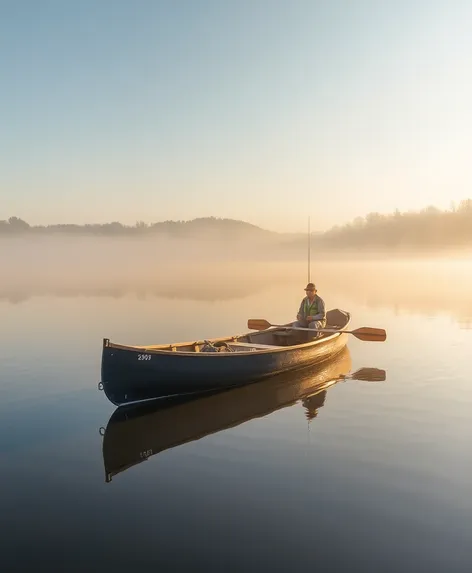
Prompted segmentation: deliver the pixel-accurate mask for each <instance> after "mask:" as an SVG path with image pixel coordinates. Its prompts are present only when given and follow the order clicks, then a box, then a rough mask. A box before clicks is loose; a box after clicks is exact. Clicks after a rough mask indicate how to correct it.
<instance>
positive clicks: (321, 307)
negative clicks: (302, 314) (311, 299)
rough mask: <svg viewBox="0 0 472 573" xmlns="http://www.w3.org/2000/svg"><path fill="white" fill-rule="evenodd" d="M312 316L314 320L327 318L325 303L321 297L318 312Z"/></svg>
mask: <svg viewBox="0 0 472 573" xmlns="http://www.w3.org/2000/svg"><path fill="white" fill-rule="evenodd" d="M312 318H313V320H324V319H325V318H326V311H325V303H324V300H323V299H322V298H321V297H320V299H319V300H318V314H315V316H313V317H312Z"/></svg>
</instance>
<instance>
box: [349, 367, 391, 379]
mask: <svg viewBox="0 0 472 573" xmlns="http://www.w3.org/2000/svg"><path fill="white" fill-rule="evenodd" d="M348 377H349V378H351V379H352V380H362V381H363V382H384V381H385V379H386V372H385V370H382V369H381V368H359V370H356V371H355V372H353V373H352V374H351V375H350V376H348Z"/></svg>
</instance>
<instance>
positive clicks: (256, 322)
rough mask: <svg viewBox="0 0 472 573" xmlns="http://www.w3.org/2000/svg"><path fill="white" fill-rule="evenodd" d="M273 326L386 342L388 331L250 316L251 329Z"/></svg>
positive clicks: (248, 324) (249, 326) (248, 325)
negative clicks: (277, 321)
mask: <svg viewBox="0 0 472 573" xmlns="http://www.w3.org/2000/svg"><path fill="white" fill-rule="evenodd" d="M271 326H275V327H277V328H288V329H291V330H308V331H309V332H312V333H313V334H315V333H316V332H344V333H345V334H353V335H354V336H355V337H356V338H358V339H359V340H364V341H365V342H384V341H385V340H386V338H387V333H386V332H385V330H384V329H383V328H371V327H370V326H362V327H361V328H356V329H355V330H338V329H337V328H319V329H318V328H317V329H314V328H301V327H298V326H297V327H294V326H290V325H286V324H271V323H270V322H268V321H267V320H265V319H264V318H250V319H249V320H248V321H247V327H248V328H250V329H251V330H266V329H267V328H270V327H271Z"/></svg>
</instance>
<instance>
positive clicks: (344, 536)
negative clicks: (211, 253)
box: [0, 260, 472, 573]
mask: <svg viewBox="0 0 472 573" xmlns="http://www.w3.org/2000/svg"><path fill="white" fill-rule="evenodd" d="M274 264H275V263H274ZM277 264H278V265H279V266H278V267H277V269H278V270H277V272H275V271H274V267H271V269H269V270H266V272H265V271H264V269H263V268H262V269H261V268H260V267H258V266H257V263H254V262H252V263H251V265H253V266H252V267H251V268H252V271H250V270H248V268H247V267H245V268H244V273H243V272H239V271H236V270H235V269H233V271H234V272H233V274H232V275H231V276H228V274H227V273H228V272H229V271H228V268H225V269H224V271H221V268H220V271H221V272H222V273H223V274H225V273H226V274H225V277H226V279H225V280H224V281H222V282H217V281H216V279H214V278H213V279H212V284H213V288H209V287H208V288H207V289H205V288H203V287H202V278H201V276H199V275H198V273H195V274H194V273H193V272H192V273H191V274H189V275H188V276H187V277H186V278H185V273H181V278H180V279H179V282H178V283H175V284H172V281H169V280H168V278H169V275H168V274H167V277H166V283H165V288H159V284H160V283H159V280H158V278H156V283H155V284H150V283H149V281H148V282H147V283H146V286H143V284H141V283H140V284H139V285H138V286H136V287H135V288H134V287H133V281H132V280H131V281H130V280H128V281H126V284H125V283H123V285H124V286H122V287H117V284H116V282H110V284H106V282H104V281H103V280H101V282H100V284H99V285H97V284H93V281H89V282H90V284H89V286H87V285H86V284H81V285H80V286H78V287H77V288H73V285H72V284H63V285H61V287H60V288H59V287H58V288H57V289H54V288H53V287H52V286H51V285H50V284H48V285H45V284H41V285H39V286H38V285H36V286H31V285H29V284H28V283H22V285H21V288H20V286H18V285H17V286H16V287H15V286H14V285H13V286H12V285H11V284H10V285H9V286H8V289H6V290H5V289H4V290H3V291H2V290H1V289H0V316H1V330H0V339H1V344H0V392H1V396H2V399H1V402H0V464H1V472H0V485H1V492H2V494H1V498H0V524H1V529H2V537H3V539H2V556H1V559H2V570H3V571H6V572H11V571H39V570H44V571H46V570H49V571H56V570H57V571H67V572H71V571H92V570H93V571H95V570H97V571H118V570H130V571H151V570H152V571H166V572H167V571H169V572H178V571H215V572H223V571H238V572H239V571H241V572H243V571H244V572H246V571H291V572H295V571H296V572H298V571H300V572H301V571H306V570H307V569H312V570H319V571H362V572H371V571H372V572H374V571H375V572H379V571H382V572H383V573H386V572H387V573H390V572H395V573H397V572H401V573H407V572H412V573H413V572H414V573H417V572H418V571H428V572H429V573H433V572H438V573H439V572H441V573H444V572H446V571H447V572H448V573H456V572H457V573H459V572H464V573H465V572H470V571H471V570H472V553H471V551H470V547H471V543H472V528H471V523H472V480H471V477H470V476H471V468H472V463H471V462H472V458H471V444H472V423H471V420H470V412H471V409H472V384H471V382H470V370H471V369H470V354H469V353H470V351H471V348H472V330H471V329H470V326H471V323H472V320H471V319H472V297H471V295H470V293H471V292H472V290H471V287H472V273H471V267H472V264H471V262H470V261H461V260H458V261H444V260H443V261H437V260H427V261H414V260H413V261H396V262H393V261H390V262H388V261H387V262H386V261H375V260H372V261H368V262H365V261H364V262H362V263H356V262H354V261H351V262H349V263H347V262H344V263H343V264H339V265H329V264H327V263H323V264H319V265H317V264H316V263H315V264H313V266H312V271H313V272H312V275H313V278H314V280H315V281H316V282H317V284H318V288H319V294H320V295H321V296H322V297H323V298H324V299H325V302H326V306H327V308H342V309H346V310H349V311H350V312H351V313H352V326H353V328H356V327H359V326H376V327H381V328H385V329H386V330H387V336H388V338H387V341H386V342H385V343H367V342H361V341H359V340H356V339H355V338H352V339H351V340H350V342H349V345H348V351H347V353H346V354H344V355H343V356H342V357H341V358H340V359H339V360H340V361H341V362H340V363H338V364H337V365H336V368H337V370H336V372H337V371H338V370H339V369H341V370H342V371H343V372H345V374H346V375H347V378H346V379H341V380H339V381H337V382H336V383H333V382H335V380H334V381H333V380H332V379H331V378H330V374H332V372H334V370H332V371H330V370H329V368H330V366H329V365H327V366H325V367H324V370H323V369H321V370H320V369H318V370H316V369H313V372H308V373H307V372H304V373H300V374H298V375H297V376H298V377H297V376H296V377H294V378H293V379H290V380H289V381H288V382H287V383H286V384H278V383H277V381H274V384H273V385H271V384H270V382H264V383H263V384H262V385H259V386H258V385H251V387H246V389H245V390H244V391H240V390H235V391H231V392H229V393H226V394H225V396H220V397H218V398H217V399H213V400H212V399H211V398H210V397H207V398H205V399H203V398H201V399H200V400H197V401H193V402H192V403H189V402H187V403H184V404H177V405H172V406H169V407H168V408H163V407H162V408H161V409H160V410H159V409H157V408H156V409H155V411H152V412H149V413H148V414H147V415H146V416H143V417H141V418H139V419H133V418H130V419H129V420H127V421H125V422H123V421H121V422H120V423H119V424H117V423H116V424H113V423H111V425H110V426H109V429H110V428H111V429H110V434H109V436H108V438H109V441H108V443H107V448H108V449H107V454H106V456H107V458H106V459H105V457H104V449H103V445H104V439H108V438H107V437H105V438H104V437H103V435H101V434H103V433H104V429H105V428H107V425H109V421H110V419H111V417H112V415H113V413H114V412H115V410H116V409H115V407H114V406H113V405H112V404H111V403H110V402H109V401H108V400H107V399H106V397H105V395H104V393H103V392H102V391H100V390H99V389H98V383H99V382H100V358H101V343H102V339H103V338H104V337H107V338H110V339H111V340H112V341H114V342H122V343H130V344H149V343H154V344H158V343H161V342H171V341H179V340H193V339H201V338H208V337H216V336H223V335H227V334H238V333H242V332H244V331H245V329H246V322H247V319H248V318H266V319H268V320H269V321H271V322H274V323H277V322H279V321H283V322H285V321H288V320H291V319H292V318H294V315H295V314H296V312H297V309H298V304H299V302H300V300H301V298H302V297H303V295H304V293H303V288H304V286H305V284H306V272H305V271H304V270H303V268H302V264H301V263H300V264H299V265H292V266H290V265H289V264H287V265H284V264H283V263H277ZM251 272H252V273H253V274H254V277H256V276H257V280H252V279H251ZM214 276H217V273H216V272H215V275H214ZM115 278H116V277H115ZM115 278H114V281H115ZM215 281H216V282H215ZM197 284H198V288H195V285H197ZM362 367H371V368H378V369H383V370H385V380H383V381H382V380H377V381H376V380H356V379H349V373H353V372H355V371H356V370H358V369H359V368H362ZM333 368H334V367H333ZM277 384H278V385H277ZM307 389H308V390H307ZM204 400H207V401H206V402H205V401H204ZM115 415H116V413H115ZM111 422H113V420H111ZM114 430H117V431H114ZM107 432H108V430H107ZM159 450H160V451H159ZM136 455H137V458H136V459H134V458H133V456H136ZM128 462H129V466H128V467H126V464H127V463H128Z"/></svg>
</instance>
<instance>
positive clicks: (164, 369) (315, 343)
mask: <svg viewBox="0 0 472 573" xmlns="http://www.w3.org/2000/svg"><path fill="white" fill-rule="evenodd" d="M326 318H327V328H332V329H334V330H335V332H330V333H323V334H322V335H321V336H320V337H319V338H316V339H313V333H308V332H303V331H300V330H287V329H286V328H285V329H284V328H270V329H268V330H264V331H258V332H249V333H247V334H244V335H241V336H228V337H226V338H220V339H213V340H211V341H210V343H211V344H208V343H206V342H205V341H196V342H192V343H188V342H183V343H178V344H161V345H155V346H124V345H121V344H116V343H113V342H110V340H108V339H104V341H103V349H102V384H103V389H104V391H105V394H106V396H107V397H108V399H109V400H110V401H111V402H112V403H113V404H115V405H116V406H120V405H125V404H131V403H136V402H141V401H145V400H152V399H155V398H162V397H166V396H175V395H183V394H192V393H200V392H206V391H214V390H222V389H225V388H230V387H233V386H241V385H245V384H248V383H250V382H255V381H258V380H262V379H264V378H267V377H269V376H272V375H274V374H280V373H281V372H287V371H290V370H295V369H299V368H304V367H305V366H313V365H315V364H320V363H322V362H323V361H325V360H327V359H329V358H331V357H332V356H334V355H336V354H337V353H339V352H340V351H341V350H342V349H343V348H344V346H346V343H347V339H348V338H347V337H348V335H347V334H344V333H343V330H347V328H348V326H349V322H350V315H349V313H347V312H344V311H341V310H338V309H334V310H330V311H328V312H327V313H326Z"/></svg>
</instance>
